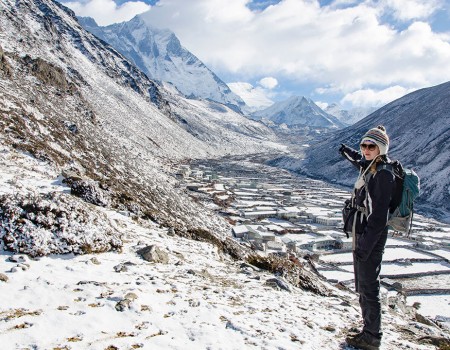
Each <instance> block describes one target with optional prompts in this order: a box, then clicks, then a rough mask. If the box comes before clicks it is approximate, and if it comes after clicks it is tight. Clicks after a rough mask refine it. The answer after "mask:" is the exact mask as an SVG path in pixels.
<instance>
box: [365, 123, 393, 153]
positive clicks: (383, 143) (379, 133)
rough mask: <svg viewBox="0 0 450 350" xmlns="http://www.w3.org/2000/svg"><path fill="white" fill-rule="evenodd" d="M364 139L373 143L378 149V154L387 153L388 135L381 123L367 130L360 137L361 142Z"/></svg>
mask: <svg viewBox="0 0 450 350" xmlns="http://www.w3.org/2000/svg"><path fill="white" fill-rule="evenodd" d="M364 141H369V142H373V143H375V144H376V145H377V146H378V148H379V149H380V155H386V154H387V153H388V150H389V137H388V135H387V134H386V129H385V128H384V126H383V125H378V126H377V127H376V128H373V129H370V130H369V131H367V132H366V133H365V135H364V136H363V138H362V139H361V143H363V142H364Z"/></svg>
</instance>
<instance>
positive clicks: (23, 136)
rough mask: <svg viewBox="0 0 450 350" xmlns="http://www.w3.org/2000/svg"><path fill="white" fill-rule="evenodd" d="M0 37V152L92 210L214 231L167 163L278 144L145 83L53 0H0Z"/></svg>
mask: <svg viewBox="0 0 450 350" xmlns="http://www.w3.org/2000/svg"><path fill="white" fill-rule="evenodd" d="M0 32H1V35H0V126H1V128H0V130H2V132H1V133H0V145H1V146H2V149H3V151H2V156H5V157H7V156H8V157H11V158H12V159H14V156H13V155H14V153H15V152H21V153H24V154H26V155H31V156H33V157H35V158H36V159H38V160H39V161H42V162H45V163H46V164H48V165H49V166H50V167H51V168H52V169H53V171H54V172H55V173H56V174H59V177H60V178H61V179H65V181H66V180H67V181H68V183H70V182H73V181H75V182H76V181H84V183H85V184H86V186H85V187H86V188H88V189H90V191H91V190H92V191H93V193H96V194H95V195H94V196H89V198H91V199H90V200H91V201H93V199H92V198H93V197H95V198H96V199H95V204H97V205H102V206H107V207H111V208H114V209H116V210H122V211H124V212H128V213H133V215H137V216H139V217H145V218H151V219H153V220H154V221H156V222H158V223H160V224H162V225H164V226H166V227H173V228H174V229H175V231H176V232H180V233H182V234H184V235H186V236H193V235H195V233H196V232H199V231H198V230H208V232H216V233H217V234H218V235H220V234H221V233H225V232H227V228H228V226H227V225H228V224H226V223H225V222H224V221H223V220H222V219H220V218H218V217H217V216H215V215H213V213H210V212H208V210H205V208H203V207H200V206H199V205H198V204H196V203H195V202H193V201H192V200H191V199H190V198H189V197H188V195H187V194H186V193H185V192H183V191H182V190H180V189H178V187H177V186H178V184H177V182H176V181H175V180H174V178H173V177H172V176H170V175H169V174H170V172H171V171H173V170H174V169H173V167H174V166H176V165H177V164H178V163H179V162H182V161H184V160H186V159H188V158H201V157H205V158H208V157H218V156H221V155H225V154H227V153H234V154H235V153H241V154H245V153H251V152H255V153H257V152H267V151H269V150H273V149H276V148H277V147H280V146H279V145H277V144H275V142H273V140H274V139H275V137H274V135H273V133H272V132H271V131H270V130H269V129H268V128H266V127H264V126H263V125H261V124H260V123H257V122H254V121H251V120H248V119H247V118H245V117H243V116H242V115H240V114H238V113H236V112H234V111H233V110H231V109H229V108H227V107H226V106H224V105H222V104H219V103H213V102H210V101H197V100H189V99H186V98H185V97H183V96H181V95H180V94H179V93H178V92H177V91H171V90H168V89H165V88H164V87H163V86H162V85H159V84H157V83H155V82H154V81H152V80H150V79H149V78H148V77H147V76H146V75H145V74H144V73H143V72H141V71H140V70H139V69H138V68H136V67H135V66H134V65H133V64H132V63H130V62H129V61H128V60H127V59H126V58H125V57H124V56H123V55H121V54H120V53H118V52H117V51H116V50H115V49H113V48H112V47H111V46H109V45H108V44H106V43H105V42H103V41H101V40H99V39H98V38H97V37H95V36H94V35H93V34H91V33H89V32H87V31H86V30H84V29H83V28H82V27H81V26H80V24H79V23H78V21H77V19H76V17H75V14H74V13H73V12H72V11H71V10H69V9H67V8H65V7H64V6H63V5H61V4H60V3H58V2H54V1H51V0H23V1H20V2H17V1H15V0H3V1H2V10H1V16H0ZM18 166H19V165H18ZM70 174H71V175H70ZM80 179H81V180H80ZM73 190H74V191H78V190H79V187H77V188H75V187H74V188H73ZM36 196H39V193H38V191H37V194H36ZM201 232H203V231H201Z"/></svg>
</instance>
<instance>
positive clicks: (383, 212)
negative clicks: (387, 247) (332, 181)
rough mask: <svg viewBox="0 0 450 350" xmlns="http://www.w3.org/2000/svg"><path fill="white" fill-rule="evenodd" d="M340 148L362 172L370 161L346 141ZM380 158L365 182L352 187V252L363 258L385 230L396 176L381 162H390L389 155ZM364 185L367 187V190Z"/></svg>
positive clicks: (368, 172) (368, 254)
mask: <svg viewBox="0 0 450 350" xmlns="http://www.w3.org/2000/svg"><path fill="white" fill-rule="evenodd" d="M339 152H340V153H341V154H342V156H343V157H344V158H346V159H347V160H349V161H350V162H351V163H352V164H353V165H354V166H355V167H356V168H357V169H358V170H359V171H360V173H363V172H364V170H366V168H367V167H368V166H369V165H370V163H371V162H370V161H368V160H366V159H365V158H364V157H363V156H362V155H361V154H360V153H359V152H358V151H356V150H354V149H353V148H350V147H348V146H346V145H341V148H340V149H339ZM381 159H382V161H381V162H380V163H377V171H376V172H375V173H374V174H372V173H371V172H370V170H367V172H366V174H365V185H364V186H361V187H360V188H359V189H356V188H355V189H354V193H353V204H354V205H356V206H358V207H359V208H360V210H359V211H358V214H357V215H359V216H358V218H357V223H358V224H357V225H356V227H355V233H356V235H355V238H354V239H355V240H356V244H355V248H354V250H355V255H356V257H357V258H358V259H361V260H363V261H366V260H367V259H368V258H369V256H370V254H371V253H372V250H373V248H374V247H375V245H376V244H377V242H378V241H379V239H380V237H381V236H382V235H383V234H387V226H386V225H387V221H388V218H389V208H390V203H391V200H392V196H393V193H394V191H395V177H394V174H393V172H392V171H391V170H390V169H389V168H384V167H383V165H385V164H389V159H388V158H387V157H386V156H382V158H381ZM366 189H367V190H366Z"/></svg>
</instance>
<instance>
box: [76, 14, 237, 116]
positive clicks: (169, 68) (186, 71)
mask: <svg viewBox="0 0 450 350" xmlns="http://www.w3.org/2000/svg"><path fill="white" fill-rule="evenodd" d="M79 20H80V23H81V24H82V26H83V27H84V28H85V29H87V30H88V31H90V32H91V33H93V34H94V35H96V36H97V37H99V38H101V39H102V40H104V41H106V42H107V43H109V44H110V45H111V46H113V47H114V48H115V49H116V50H117V51H119V52H120V53H122V54H123V55H124V56H125V57H127V58H128V59H129V60H130V61H131V62H133V63H134V64H135V65H136V66H137V67H139V69H141V70H142V71H143V72H144V73H145V74H147V75H148V77H150V78H151V79H154V80H157V81H164V82H169V83H171V84H172V85H174V86H175V87H176V88H177V89H178V90H179V91H180V92H181V93H182V94H184V95H185V96H186V97H188V98H202V99H208V100H212V101H216V102H219V103H222V104H224V105H226V106H228V107H230V108H233V109H234V110H236V111H240V109H241V108H242V107H243V106H244V105H245V103H244V101H243V100H242V99H241V98H240V97H239V96H238V95H236V94H235V93H233V92H232V91H231V90H230V88H229V87H228V86H227V85H226V84H225V83H224V82H223V81H222V80H220V78H219V77H218V76H217V75H215V74H214V73H213V72H212V71H211V70H209V69H208V67H206V66H205V65H204V64H203V63H202V62H201V61H200V60H199V59H198V58H197V57H196V56H194V55H193V54H192V53H191V52H189V51H188V50H186V49H185V48H184V47H182V46H181V44H180V41H179V40H178V38H177V37H176V36H175V34H174V33H173V32H171V31H170V30H167V29H157V28H154V27H152V26H151V25H150V24H148V23H147V22H146V21H145V19H144V17H143V15H138V16H136V17H134V18H133V19H132V20H130V21H129V22H123V23H118V24H112V25H109V26H106V27H100V26H98V25H97V23H96V22H95V21H94V20H93V19H92V18H79Z"/></svg>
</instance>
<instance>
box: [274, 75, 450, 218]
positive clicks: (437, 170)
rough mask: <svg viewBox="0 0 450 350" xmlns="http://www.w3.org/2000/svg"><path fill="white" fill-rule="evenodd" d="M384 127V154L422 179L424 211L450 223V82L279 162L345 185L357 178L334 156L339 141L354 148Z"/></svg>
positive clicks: (407, 98) (390, 106)
mask: <svg viewBox="0 0 450 350" xmlns="http://www.w3.org/2000/svg"><path fill="white" fill-rule="evenodd" d="M380 124H382V125H384V126H385V127H386V130H387V133H388V135H389V137H390V140H391V141H390V151H389V155H390V157H391V158H392V159H398V160H400V161H401V162H402V164H403V165H404V166H407V167H411V168H413V169H414V170H415V171H416V172H417V173H418V174H419V176H420V178H421V187H422V193H421V196H420V197H419V201H420V202H421V203H422V205H423V207H424V208H425V207H428V209H429V210H431V211H434V212H436V213H437V214H440V215H441V216H442V217H447V220H449V219H450V180H449V179H450V152H449V151H448V144H449V142H450V82H447V83H444V84H441V85H438V86H434V87H430V88H426V89H421V90H418V91H415V92H413V93H410V94H408V95H406V96H404V97H402V98H400V99H398V100H396V101H393V102H391V103H389V104H387V105H386V106H384V107H382V108H380V109H378V110H377V111H375V112H374V113H372V114H371V115H369V116H368V117H366V118H364V119H363V120H361V121H360V122H358V123H356V124H355V125H353V126H351V127H348V128H346V129H344V130H341V131H338V132H336V133H334V134H332V135H327V139H326V140H323V141H322V142H320V143H317V144H315V145H312V146H311V147H310V148H309V149H308V150H307V151H306V154H303V155H301V156H300V158H302V159H303V160H293V159H284V160H283V161H280V162H279V164H283V165H284V166H286V167H289V168H291V169H299V170H301V171H303V172H305V173H308V174H311V175H313V176H316V177H321V178H324V179H328V180H332V179H335V180H336V181H337V182H339V183H343V184H346V185H350V184H352V182H353V181H354V180H355V178H356V174H355V173H354V169H353V167H351V166H350V165H349V164H347V163H346V161H344V160H342V158H341V157H340V155H339V154H338V148H339V145H340V144H341V143H346V144H348V145H350V146H352V147H354V148H358V145H359V141H360V139H361V137H362V135H363V134H364V133H365V132H366V131H367V130H368V129H370V128H373V127H376V126H377V125H380Z"/></svg>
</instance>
